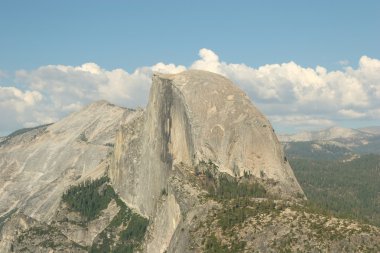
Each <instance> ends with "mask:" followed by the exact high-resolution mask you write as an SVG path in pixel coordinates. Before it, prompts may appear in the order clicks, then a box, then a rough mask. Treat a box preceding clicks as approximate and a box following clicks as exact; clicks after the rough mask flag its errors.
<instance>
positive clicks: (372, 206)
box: [290, 155, 380, 226]
mask: <svg viewBox="0 0 380 253" xmlns="http://www.w3.org/2000/svg"><path fill="white" fill-rule="evenodd" d="M290 163H291V166H292V168H293V170H294V173H295V175H296V177H297V179H298V181H299V183H300V184H301V186H302V188H303V190H304V191H305V194H306V196H307V197H308V200H309V203H310V205H312V206H316V207H319V208H321V209H325V210H327V211H329V212H331V213H332V214H334V215H336V216H339V217H345V218H353V219H357V220H360V221H363V222H366V223H370V224H373V225H377V226H380V155H363V156H361V157H360V158H358V159H355V160H352V161H347V162H343V161H327V160H324V161H323V160H310V159H291V160H290Z"/></svg>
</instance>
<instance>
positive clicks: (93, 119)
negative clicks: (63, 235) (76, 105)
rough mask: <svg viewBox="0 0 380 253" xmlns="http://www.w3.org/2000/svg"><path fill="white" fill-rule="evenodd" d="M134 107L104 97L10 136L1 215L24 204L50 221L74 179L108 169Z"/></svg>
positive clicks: (0, 148) (2, 146) (0, 165)
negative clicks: (121, 129) (119, 133)
mask: <svg viewBox="0 0 380 253" xmlns="http://www.w3.org/2000/svg"><path fill="white" fill-rule="evenodd" d="M133 113H134V111H132V110H127V109H123V108H120V107H116V106H114V105H111V104H109V103H107V102H105V101H100V102H96V103H94V104H91V105H89V106H88V107H86V108H84V109H83V110H81V111H79V112H77V113H73V114H71V115H70V116H68V117H67V118H64V119H63V120H61V121H59V122H57V123H54V124H51V125H48V126H42V127H38V128H35V129H32V130H29V131H25V132H23V131H18V132H16V133H15V134H13V135H10V136H9V137H7V138H5V140H3V141H2V142H1V143H0V216H2V215H4V214H5V213H7V212H9V211H11V210H13V209H18V210H20V211H22V212H23V213H24V214H26V215H28V216H30V217H32V218H35V219H37V220H40V221H49V220H50V219H51V218H52V216H53V215H54V214H55V212H56V210H57V207H58V204H59V201H60V197H61V195H62V193H63V191H64V190H65V189H66V188H67V187H68V186H69V185H71V184H74V183H75V182H76V181H78V180H81V179H83V178H86V177H88V176H90V177H91V176H93V177H99V176H100V175H102V174H104V173H105V169H106V168H107V156H108V155H109V153H110V152H111V151H112V147H113V143H114V140H115V133H116V129H117V128H118V127H119V125H120V124H121V122H122V120H123V119H125V118H126V115H128V114H133Z"/></svg>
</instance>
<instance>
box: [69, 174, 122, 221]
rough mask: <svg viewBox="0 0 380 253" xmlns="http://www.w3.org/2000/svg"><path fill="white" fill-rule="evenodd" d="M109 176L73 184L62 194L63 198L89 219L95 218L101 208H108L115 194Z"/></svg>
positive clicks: (73, 208)
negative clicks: (109, 183) (109, 182)
mask: <svg viewBox="0 0 380 253" xmlns="http://www.w3.org/2000/svg"><path fill="white" fill-rule="evenodd" d="M108 181H109V179H108V177H102V178H99V179H96V180H87V181H85V182H83V183H81V184H79V185H76V186H71V187H70V188H69V189H68V190H67V191H66V192H65V193H64V194H63V196H62V200H63V201H64V202H65V203H67V204H68V206H69V207H70V208H71V209H72V210H73V211H77V212H79V213H80V214H81V215H82V216H83V217H85V218H87V221H90V220H93V219H95V218H96V217H97V216H98V215H99V213H100V211H101V210H103V209H105V208H107V206H108V204H109V202H110V201H111V199H112V198H114V196H115V192H114V190H113V188H112V187H111V186H109V185H108V184H107V183H108Z"/></svg>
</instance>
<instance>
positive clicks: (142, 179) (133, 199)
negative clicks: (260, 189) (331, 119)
mask: <svg viewBox="0 0 380 253" xmlns="http://www.w3.org/2000/svg"><path fill="white" fill-rule="evenodd" d="M208 160H210V161H212V162H213V163H214V164H216V165H217V166H218V168H219V172H224V173H227V174H229V175H232V176H234V177H235V176H236V177H241V176H243V175H244V174H245V173H246V174H250V175H253V176H255V177H257V178H260V179H261V180H263V181H267V182H271V183H272V184H271V188H273V189H271V190H272V191H274V192H276V193H277V194H278V195H279V196H281V197H283V198H292V197H295V196H298V197H299V196H303V192H302V189H301V188H300V186H299V185H298V182H297V180H296V178H295V177H294V175H293V172H292V169H291V167H290V166H289V164H288V163H287V161H286V159H285V157H284V153H283V151H282V147H281V145H280V144H279V142H278V140H277V137H276V135H275V134H274V131H273V129H272V127H271V125H270V123H269V121H268V120H267V119H266V118H265V117H264V116H263V115H262V114H261V113H260V112H259V111H258V110H257V109H256V108H255V107H254V106H253V105H252V103H251V101H250V100H249V98H248V97H247V96H246V95H245V94H244V93H243V92H242V91H241V90H240V89H239V88H237V87H236V86H235V85H234V84H233V83H232V82H231V81H229V80H228V79H226V78H224V77H222V76H220V75H217V74H213V73H210V72H205V71H197V70H191V71H186V72H183V73H180V74H177V75H164V74H155V75H154V76H153V83H152V87H151V92H150V97H149V103H148V106H147V109H146V111H145V112H143V111H141V112H140V113H139V114H135V115H134V117H133V119H131V120H129V121H128V123H127V124H125V125H123V126H121V128H120V129H119V131H118V134H117V137H116V143H115V150H114V156H113V159H112V162H111V167H110V170H109V176H110V178H111V181H112V182H113V185H114V187H115V189H116V190H117V192H118V193H119V194H120V195H121V197H122V198H123V199H124V200H125V201H126V203H128V205H130V206H132V207H134V208H136V209H137V210H138V211H139V212H140V213H142V214H143V215H146V216H148V217H152V218H153V224H152V225H151V228H156V229H151V230H150V233H151V237H152V238H153V237H154V239H152V240H153V241H156V242H158V243H153V242H152V243H151V244H152V245H161V248H163V249H164V248H166V247H169V244H170V241H171V235H172V234H173V233H174V232H175V231H176V229H177V227H178V224H180V223H179V220H180V218H181V217H182V216H183V215H185V214H186V213H187V212H188V211H189V209H190V208H189V207H187V206H186V205H181V203H179V202H180V201H181V199H182V198H183V195H182V194H181V193H179V192H178V191H175V190H174V188H175V187H174V185H173V184H172V179H173V175H174V174H176V173H177V172H178V171H177V170H181V169H180V168H184V167H189V168H193V169H194V168H195V167H196V166H197V164H198V163H199V162H201V161H208ZM185 180H186V179H185ZM163 191H167V194H168V196H167V197H166V198H162V192H163ZM197 194H199V192H197V193H194V195H197ZM195 204H196V203H195V202H193V203H192V205H195ZM162 210H167V211H162ZM169 210H170V212H169ZM168 212H169V214H168ZM171 212H172V213H171ZM155 221H156V222H155ZM163 227H166V229H167V230H165V231H166V232H165V233H163V232H162V229H160V228H163ZM157 231H161V232H157ZM149 245H150V244H148V245H147V249H148V252H162V251H163V250H159V249H158V248H157V247H152V246H149ZM151 248H152V249H153V248H154V249H155V250H153V251H151V250H150V249H151Z"/></svg>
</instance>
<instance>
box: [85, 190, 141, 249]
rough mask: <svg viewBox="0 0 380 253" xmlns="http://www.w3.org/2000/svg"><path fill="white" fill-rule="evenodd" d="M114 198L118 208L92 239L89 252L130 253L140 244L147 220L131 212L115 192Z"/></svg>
mask: <svg viewBox="0 0 380 253" xmlns="http://www.w3.org/2000/svg"><path fill="white" fill-rule="evenodd" d="M114 199H115V201H116V203H117V205H118V207H119V208H120V210H119V212H118V213H117V215H116V216H115V217H114V218H113V219H112V221H111V222H110V224H109V225H108V226H107V227H106V228H105V229H104V230H103V231H102V232H101V233H100V234H99V235H98V236H97V238H96V239H95V240H94V243H93V245H92V247H91V249H90V250H89V252H90V253H104V252H113V253H132V252H135V251H136V250H138V249H139V248H140V246H141V243H142V241H143V239H144V236H145V233H146V230H147V228H148V225H149V220H148V219H146V218H144V217H142V216H140V215H138V214H136V213H134V212H132V210H131V209H130V208H128V206H126V205H125V204H124V202H123V201H122V200H121V199H120V198H119V197H118V196H117V195H116V194H115V195H114Z"/></svg>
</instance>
